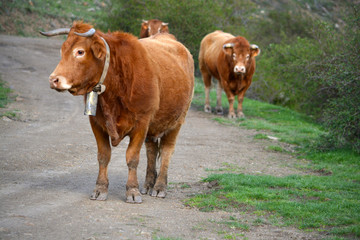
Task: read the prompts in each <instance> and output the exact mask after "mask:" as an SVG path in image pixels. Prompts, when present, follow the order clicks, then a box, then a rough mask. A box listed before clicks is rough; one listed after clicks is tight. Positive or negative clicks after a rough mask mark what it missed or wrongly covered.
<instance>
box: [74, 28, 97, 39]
mask: <svg viewBox="0 0 360 240" xmlns="http://www.w3.org/2000/svg"><path fill="white" fill-rule="evenodd" d="M74 33H75V34H76V35H78V36H80V37H91V36H93V35H94V34H95V29H94V28H90V30H89V31H87V32H85V33H78V32H74Z"/></svg>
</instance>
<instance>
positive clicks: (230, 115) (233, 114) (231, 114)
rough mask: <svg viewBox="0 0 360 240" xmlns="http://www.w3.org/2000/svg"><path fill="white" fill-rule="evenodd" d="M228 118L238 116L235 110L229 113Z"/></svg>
mask: <svg viewBox="0 0 360 240" xmlns="http://www.w3.org/2000/svg"><path fill="white" fill-rule="evenodd" d="M228 118H230V119H234V118H236V114H235V113H234V112H230V113H229V115H228Z"/></svg>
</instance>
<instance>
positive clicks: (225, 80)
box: [199, 31, 260, 118]
mask: <svg viewBox="0 0 360 240" xmlns="http://www.w3.org/2000/svg"><path fill="white" fill-rule="evenodd" d="M259 54H260V49H259V47H258V46H256V45H255V44H251V45H250V44H249V42H248V41H247V40H246V39H245V38H244V37H241V36H237V37H235V36H233V35H231V34H229V33H225V32H222V31H215V32H212V33H210V34H208V35H206V36H205V37H204V38H203V40H202V41H201V45H200V52H199V67H200V71H201V74H202V78H203V81H204V85H205V106H204V110H205V112H211V106H210V99H209V93H210V87H211V77H214V78H216V79H217V80H218V81H219V82H218V84H217V91H216V93H217V94H216V95H217V103H216V109H215V110H216V112H217V114H223V109H222V105H221V92H222V89H224V91H225V93H226V96H227V98H228V101H229V115H228V117H229V118H236V117H239V118H242V117H245V115H244V113H243V108H242V103H243V100H244V95H245V92H246V90H247V89H248V88H249V87H250V84H251V80H252V76H253V74H254V72H255V57H256V56H257V55H259ZM236 95H237V98H238V107H237V113H236V114H235V110H234V99H235V96H236Z"/></svg>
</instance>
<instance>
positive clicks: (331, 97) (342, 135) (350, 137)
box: [314, 6, 360, 153]
mask: <svg viewBox="0 0 360 240" xmlns="http://www.w3.org/2000/svg"><path fill="white" fill-rule="evenodd" d="M359 11H360V8H359V7H356V6H354V8H353V11H352V13H351V12H350V13H351V14H350V15H349V16H350V17H349V19H348V26H347V29H346V30H345V34H344V35H342V36H341V38H339V39H338V42H337V43H338V46H339V47H338V51H337V52H336V54H333V55H331V56H327V57H326V58H324V59H323V61H322V63H323V65H322V67H319V68H318V69H315V71H314V72H315V74H314V75H315V76H321V79H322V82H321V87H320V88H319V89H318V94H319V96H320V98H321V99H323V100H324V105H323V107H324V108H323V109H324V110H323V116H322V122H323V123H324V125H325V126H326V127H327V128H328V129H329V132H330V134H329V136H328V139H327V143H328V144H327V145H326V146H328V147H344V146H349V145H350V146H351V147H352V148H353V149H354V150H355V151H357V152H358V153H360V69H359V64H360V31H359V30H360V14H359Z"/></svg>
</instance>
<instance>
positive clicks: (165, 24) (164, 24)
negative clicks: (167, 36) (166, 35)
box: [161, 22, 169, 26]
mask: <svg viewBox="0 0 360 240" xmlns="http://www.w3.org/2000/svg"><path fill="white" fill-rule="evenodd" d="M161 25H163V26H167V25H169V23H165V22H163V23H161Z"/></svg>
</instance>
